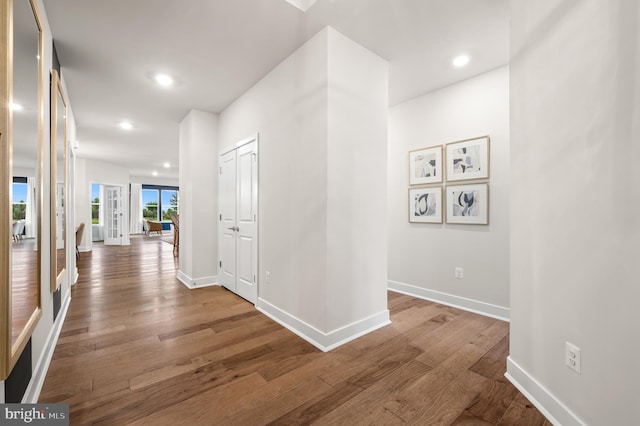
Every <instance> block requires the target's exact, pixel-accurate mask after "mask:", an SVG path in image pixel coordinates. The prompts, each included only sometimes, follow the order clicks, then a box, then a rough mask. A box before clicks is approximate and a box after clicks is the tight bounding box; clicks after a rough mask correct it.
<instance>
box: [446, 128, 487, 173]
mask: <svg viewBox="0 0 640 426" xmlns="http://www.w3.org/2000/svg"><path fill="white" fill-rule="evenodd" d="M445 151H446V170H447V181H448V182H451V181H459V180H468V179H487V178H489V136H482V137H479V138H475V139H466V140H463V141H458V142H451V143H448V144H446V145H445Z"/></svg>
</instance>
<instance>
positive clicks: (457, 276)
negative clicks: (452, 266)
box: [455, 266, 464, 280]
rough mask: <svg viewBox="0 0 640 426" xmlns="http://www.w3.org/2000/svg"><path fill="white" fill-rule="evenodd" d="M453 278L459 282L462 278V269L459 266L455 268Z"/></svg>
mask: <svg viewBox="0 0 640 426" xmlns="http://www.w3.org/2000/svg"><path fill="white" fill-rule="evenodd" d="M455 277H456V278H457V279H459V280H461V279H463V278H464V268H461V267H460V266H456V270H455Z"/></svg>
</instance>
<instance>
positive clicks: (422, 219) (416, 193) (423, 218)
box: [409, 186, 442, 223]
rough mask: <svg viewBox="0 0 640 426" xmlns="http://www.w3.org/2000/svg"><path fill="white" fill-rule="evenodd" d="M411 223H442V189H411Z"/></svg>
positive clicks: (439, 187) (438, 187)
mask: <svg viewBox="0 0 640 426" xmlns="http://www.w3.org/2000/svg"><path fill="white" fill-rule="evenodd" d="M409 222H411V223H442V187H441V186H431V187H421V188H410V189H409Z"/></svg>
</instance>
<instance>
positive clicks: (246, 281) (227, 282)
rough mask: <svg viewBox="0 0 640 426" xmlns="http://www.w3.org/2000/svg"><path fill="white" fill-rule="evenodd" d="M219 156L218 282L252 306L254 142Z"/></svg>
mask: <svg viewBox="0 0 640 426" xmlns="http://www.w3.org/2000/svg"><path fill="white" fill-rule="evenodd" d="M243 142H244V143H242V144H239V145H240V146H239V147H238V148H236V149H234V150H232V151H229V152H227V153H225V154H223V155H221V156H220V215H219V233H218V235H219V236H220V237H219V238H220V240H219V253H220V262H219V267H220V268H219V271H220V272H219V280H220V284H222V286H224V287H225V288H227V289H229V290H231V291H232V292H234V293H236V294H237V295H238V296H240V297H242V298H244V299H247V300H248V301H249V302H251V303H253V304H255V303H256V301H257V299H258V281H257V278H258V277H257V270H258V141H257V137H253V138H250V139H248V140H246V141H243Z"/></svg>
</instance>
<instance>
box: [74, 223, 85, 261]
mask: <svg viewBox="0 0 640 426" xmlns="http://www.w3.org/2000/svg"><path fill="white" fill-rule="evenodd" d="M83 231H84V222H82V223H80V225H78V229H76V259H80V250H78V246H79V245H80V242H81V241H82V232H83Z"/></svg>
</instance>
